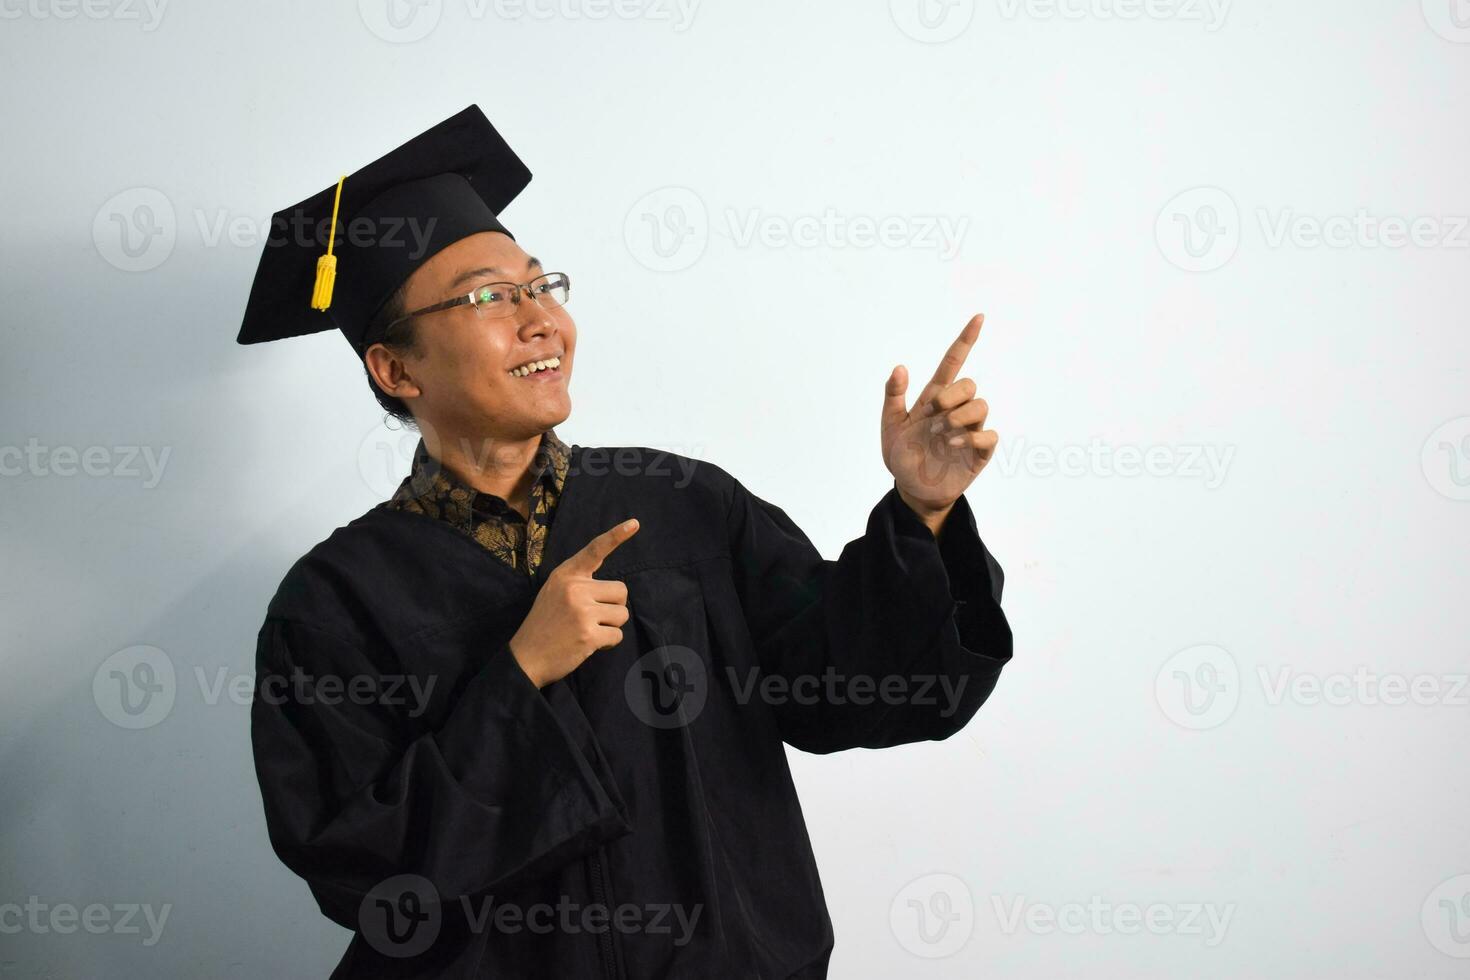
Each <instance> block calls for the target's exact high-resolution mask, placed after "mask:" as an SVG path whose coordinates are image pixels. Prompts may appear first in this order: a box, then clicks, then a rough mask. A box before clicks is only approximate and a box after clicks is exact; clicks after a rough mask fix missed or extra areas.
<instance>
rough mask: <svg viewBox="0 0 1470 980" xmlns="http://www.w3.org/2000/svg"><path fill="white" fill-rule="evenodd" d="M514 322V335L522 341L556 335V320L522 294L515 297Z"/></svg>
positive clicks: (539, 305)
mask: <svg viewBox="0 0 1470 980" xmlns="http://www.w3.org/2000/svg"><path fill="white" fill-rule="evenodd" d="M515 321H516V333H517V334H518V335H519V336H520V338H521V340H523V341H528V340H534V339H535V338H537V337H550V336H553V335H554V334H555V333H556V318H555V317H553V316H552V315H551V314H550V313H548V312H547V311H546V309H545V308H544V307H542V306H541V304H539V303H537V302H536V301H535V300H533V299H532V298H531V297H530V296H529V295H527V294H525V293H524V292H523V293H520V294H519V295H517V296H516V311H515Z"/></svg>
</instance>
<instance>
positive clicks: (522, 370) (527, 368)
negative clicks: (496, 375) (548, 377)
mask: <svg viewBox="0 0 1470 980" xmlns="http://www.w3.org/2000/svg"><path fill="white" fill-rule="evenodd" d="M554 367H561V358H560V357H548V358H547V359H546V360H544V361H531V362H530V363H529V364H522V365H521V366H520V367H518V368H514V369H512V370H511V372H510V373H511V374H512V375H513V376H514V377H517V378H524V377H525V376H526V375H528V374H535V373H536V372H537V371H544V370H546V369H547V368H554Z"/></svg>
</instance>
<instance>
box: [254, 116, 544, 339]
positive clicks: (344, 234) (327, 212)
mask: <svg viewBox="0 0 1470 980" xmlns="http://www.w3.org/2000/svg"><path fill="white" fill-rule="evenodd" d="M530 182H531V171H530V170H528V169H526V165H525V164H524V163H522V162H521V160H520V158H519V157H517V156H516V155H515V153H514V152H513V151H512V150H511V148H510V147H509V146H508V145H507V144H506V142H505V140H503V139H502V138H501V137H500V134H499V133H497V132H496V131H495V127H494V126H491V125H490V121H489V120H488V119H486V118H485V114H484V113H483V112H481V111H480V107H479V106H475V105H471V106H469V107H467V108H465V109H464V110H462V111H460V112H458V113H455V114H454V115H453V116H450V117H449V118H448V119H446V120H444V121H443V122H441V123H439V124H438V125H436V126H434V127H433V128H432V129H429V130H426V131H425V132H423V133H420V134H419V135H418V136H415V137H414V138H413V139H411V140H409V141H408V142H407V143H404V144H403V145H402V146H400V147H398V148H397V149H396V150H393V151H392V152H390V153H388V154H387V155H386V156H382V157H379V158H378V159H377V160H374V161H373V162H372V163H370V164H368V165H367V166H365V167H363V168H362V169H361V170H358V171H357V172H356V173H352V174H348V175H347V176H345V177H343V178H342V179H341V180H339V181H338V182H337V183H336V184H335V185H333V186H332V187H329V188H327V189H326V190H324V191H321V192H319V193H316V194H313V195H312V196H311V197H308V198H307V199H306V200H304V201H302V202H300V203H299V204H296V205H293V206H292V207H289V208H287V209H285V210H284V211H277V212H276V213H275V214H274V215H273V216H272V217H271V232H270V235H269V237H268V238H267V240H266V244H265V250H264V251H263V252H262V253H261V256H260V264H259V265H258V266H257V267H256V270H255V282H254V283H253V284H252V285H251V287H250V299H249V301H248V302H247V303H246V305H245V319H244V322H243V323H242V324H241V325H240V335H239V336H238V337H237V338H236V340H237V342H239V343H241V344H256V343H261V342H263V341H268V340H283V339H285V338H286V337H299V336H302V335H304V334H309V333H317V332H319V331H322V330H330V329H331V328H333V327H336V328H337V329H339V330H341V331H342V333H343V335H345V336H346V337H347V340H348V341H349V342H350V343H351V344H352V346H353V349H354V350H356V351H358V352H359V353H360V352H361V350H362V348H363V346H364V342H365V341H366V340H368V339H369V338H367V337H366V336H365V335H366V333H367V329H368V325H369V323H371V321H372V318H373V315H374V314H376V313H377V312H378V309H379V307H381V306H382V305H383V303H384V302H386V301H387V299H388V297H390V296H391V295H393V293H394V291H395V290H397V289H398V287H399V286H401V285H402V284H403V282H404V281H405V280H406V279H408V277H409V276H410V275H411V274H412V273H413V271H414V270H415V269H417V268H418V267H419V266H421V265H423V264H424V263H425V262H427V261H428V260H429V259H430V258H432V257H433V256H434V255H435V253H437V252H439V251H440V250H441V249H443V248H444V247H445V246H447V245H450V244H453V243H454V242H457V241H459V240H460V239H461V238H464V237H465V236H467V235H473V234H475V233H476V232H482V231H499V232H504V233H505V234H507V235H510V232H509V231H507V230H506V228H505V226H504V225H502V224H501V223H500V219H499V218H498V217H497V215H498V214H499V212H500V211H501V210H503V209H504V208H505V207H506V205H508V204H510V202H511V201H513V200H514V199H515V197H516V195H517V194H519V193H520V192H521V191H522V190H524V189H525V187H526V185H527V184H529V183H530ZM511 237H512V238H513V237H515V236H513V235H512V236H511ZM329 254H330V257H327V256H328V255H329ZM373 339H375V338H373Z"/></svg>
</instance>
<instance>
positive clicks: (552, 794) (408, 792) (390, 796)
mask: <svg viewBox="0 0 1470 980" xmlns="http://www.w3.org/2000/svg"><path fill="white" fill-rule="evenodd" d="M256 658H257V679H256V694H255V700H254V703H253V704H252V707H251V743H252V748H253V751H254V756H255V767H256V774H257V777H258V779H259V781H260V788H261V793H262V796H263V797H264V801H265V815H266V823H267V827H268V829H269V833H270V839H271V845H272V847H273V848H274V850H275V852H276V854H277V855H278V856H279V857H280V858H281V860H282V861H283V862H284V863H285V864H286V865H287V867H289V868H290V869H291V870H292V871H294V872H296V873H297V874H298V875H300V876H301V877H302V878H304V879H305V880H306V882H307V884H308V885H309V886H310V888H311V891H312V894H313V895H314V896H315V898H316V900H317V903H318V904H319V905H320V906H321V909H322V912H323V913H324V914H325V915H326V916H327V917H328V918H330V919H332V920H333V921H335V922H337V923H339V924H340V925H343V926H346V927H347V928H349V929H356V928H358V916H359V910H360V908H361V906H362V903H363V901H364V899H365V898H366V897H367V896H368V893H369V892H370V891H371V890H372V889H373V888H374V886H376V885H378V884H379V883H381V882H383V881H385V880H386V879H389V878H391V877H394V876H397V875H418V876H421V877H422V878H423V879H426V880H427V881H428V883H429V884H430V885H431V886H432V891H430V892H429V896H430V897H431V898H433V897H437V899H438V901H439V903H440V904H441V907H442V910H443V913H444V915H445V916H446V921H448V920H450V919H452V918H453V917H455V916H456V915H458V914H460V912H459V910H460V909H461V908H463V907H464V906H465V903H462V902H461V901H460V899H461V898H463V897H465V896H471V895H477V894H483V893H487V892H493V891H494V890H498V889H502V888H507V887H511V886H512V885H513V884H514V883H516V882H519V881H523V880H526V879H528V878H533V877H537V876H540V875H543V874H546V873H547V872H550V871H554V870H555V869H556V868H558V867H559V866H561V865H564V864H567V863H569V862H571V861H572V860H575V859H577V858H579V857H581V856H583V855H584V854H586V853H588V852H590V851H592V850H594V849H595V848H597V847H598V846H600V845H601V844H602V843H604V842H606V841H608V840H611V839H614V838H616V837H618V836H621V835H622V834H625V833H628V832H629V831H630V829H631V828H630V827H629V825H628V823H627V821H626V809H625V806H624V804H623V801H622V800H621V798H620V797H619V796H618V794H617V789H616V786H615V784H614V782H613V780H612V778H611V776H610V774H609V771H608V768H607V763H606V760H605V759H604V758H603V757H602V754H601V751H600V750H599V749H598V748H597V746H596V742H595V740H594V739H593V738H592V737H591V732H590V731H583V730H580V729H579V728H578V727H577V720H578V719H581V720H580V725H581V727H582V728H586V727H587V725H586V721H585V719H582V718H581V716H580V714H577V713H569V712H561V713H558V712H557V711H556V710H555V709H554V708H553V706H552V705H553V702H552V699H550V698H548V697H547V696H545V695H544V694H543V692H542V691H541V690H540V689H538V688H537V687H536V686H535V685H534V684H533V683H532V682H531V680H530V678H528V677H527V676H526V675H525V673H524V672H523V671H522V670H521V669H520V666H519V664H517V663H516V661H515V658H514V657H513V656H512V655H511V653H510V649H509V647H508V646H506V645H505V644H501V645H500V646H499V647H498V648H494V649H492V650H490V651H488V656H487V657H486V660H485V663H484V665H483V667H482V668H481V669H480V670H479V671H478V673H476V674H474V675H473V676H472V677H471V678H470V679H469V680H468V682H467V683H465V684H464V687H463V689H462V690H461V691H460V693H459V697H458V699H457V700H456V701H455V703H454V705H453V707H452V708H451V709H450V710H449V712H448V713H447V714H445V715H444V716H443V718H442V721H441V723H440V724H438V725H437V726H435V727H433V728H430V727H429V726H427V725H425V724H424V723H423V722H422V721H421V720H419V721H417V722H416V721H415V720H414V718H413V717H412V713H413V710H414V709H413V707H412V706H411V705H412V701H413V698H412V697H404V696H401V695H400V697H399V698H398V699H396V701H395V706H393V707H388V706H385V704H384V703H383V702H389V701H393V700H394V699H390V698H388V697H382V698H376V699H370V698H364V697H357V698H349V697H345V696H341V695H339V696H338V697H335V698H328V697H324V696H303V695H301V694H300V693H299V691H300V689H301V686H300V685H299V684H293V682H292V678H293V676H297V675H300V676H306V677H340V678H344V679H350V678H358V677H363V676H367V677H378V676H380V674H381V673H382V671H381V668H380V667H379V666H378V665H375V664H374V663H372V662H371V661H370V658H369V657H367V656H365V655H364V653H363V651H362V650H361V649H359V648H358V646H357V645H355V644H352V643H348V642H346V641H344V640H342V639H339V638H337V637H335V636H333V635H330V634H328V633H325V632H323V631H321V630H319V629H317V628H314V627H312V626H308V625H305V624H303V623H300V622H296V621H292V620H287V619H279V618H269V617H268V618H267V620H266V622H265V625H264V626H263V627H262V628H261V631H260V635H259V641H258V648H257V654H256ZM329 701H331V702H335V703H328V702H329ZM368 701H373V702H374V703H364V702H368ZM402 702H407V703H408V704H409V705H410V706H404V704H403V703H402ZM420 710H421V709H420Z"/></svg>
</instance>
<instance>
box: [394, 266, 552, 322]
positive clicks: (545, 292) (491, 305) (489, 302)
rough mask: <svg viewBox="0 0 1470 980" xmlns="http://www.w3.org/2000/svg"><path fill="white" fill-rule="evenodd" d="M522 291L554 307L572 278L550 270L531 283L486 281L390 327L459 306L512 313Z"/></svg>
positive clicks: (487, 314)
mask: <svg viewBox="0 0 1470 980" xmlns="http://www.w3.org/2000/svg"><path fill="white" fill-rule="evenodd" d="M522 291H524V292H525V294H526V295H527V296H528V297H530V299H531V300H532V301H533V302H535V303H536V305H538V306H540V307H543V308H544V309H548V310H554V309H556V308H557V307H559V306H563V305H565V303H566V301H567V297H568V296H569V295H571V291H572V280H571V278H570V277H569V276H568V275H567V274H566V273H565V272H548V273H546V274H544V275H540V276H537V277H536V278H535V279H532V280H531V281H530V282H523V283H514V282H487V283H485V284H484V285H482V286H476V287H475V288H474V289H472V290H470V291H469V292H468V293H466V294H465V295H463V296H456V297H455V298H454V299H446V300H445V301H444V302H442V303H435V304H434V305H433V306H426V307H424V308H423V309H421V310H414V311H413V312H411V313H405V314H403V316H401V317H399V318H398V319H396V320H394V321H393V322H392V323H390V324H388V327H392V326H395V325H397V324H399V323H402V322H403V321H404V320H411V319H413V318H414V317H416V316H423V315H424V314H425V313H438V312H439V311H440V310H452V309H454V308H455V307H456V306H465V305H469V306H473V307H474V308H475V313H476V314H477V315H479V316H481V317H487V318H495V317H504V316H512V315H514V313H515V311H516V308H517V307H519V306H520V305H521V292H522ZM384 329H387V328H386V327H385V328H384Z"/></svg>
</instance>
